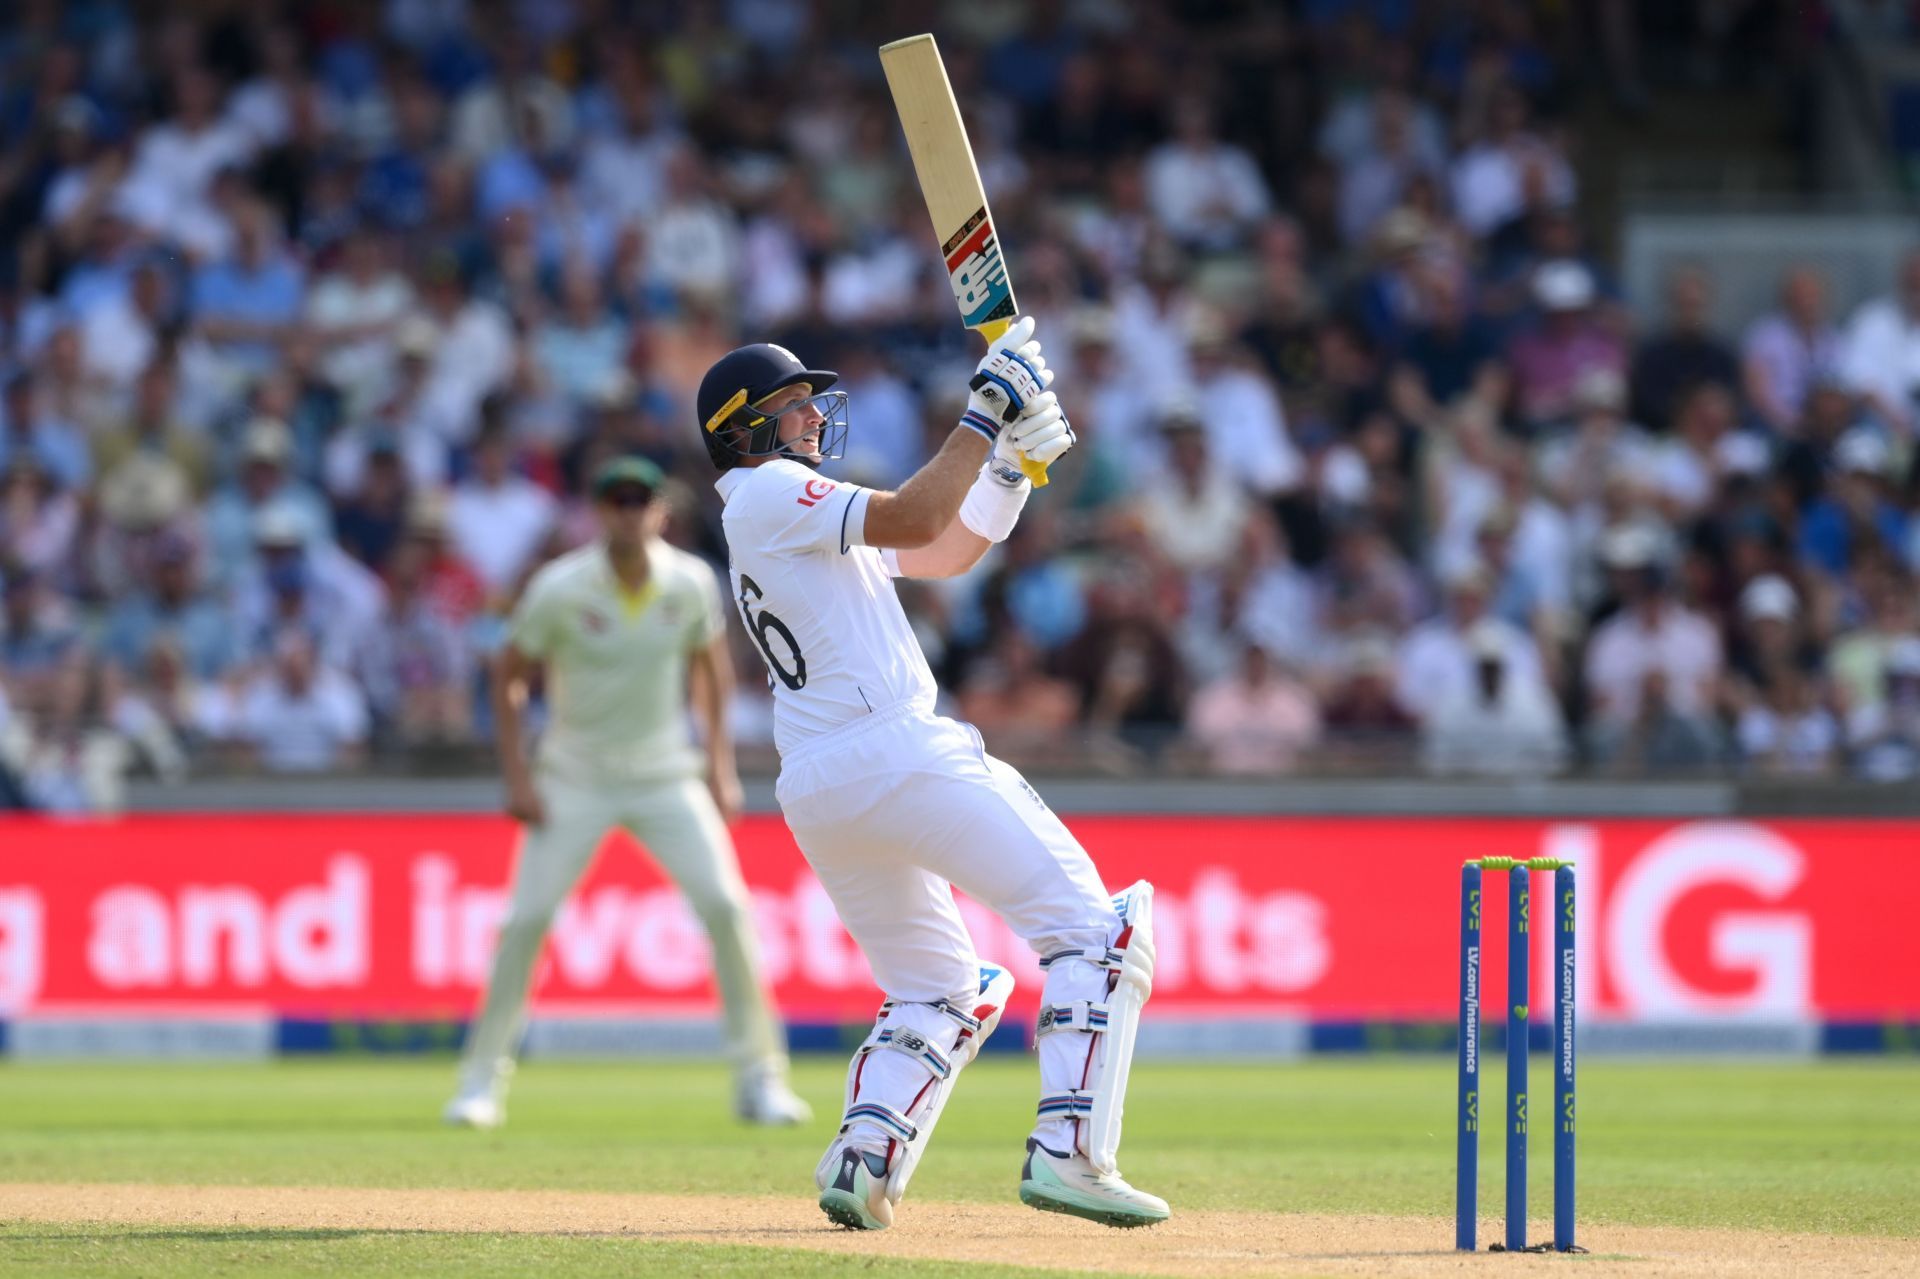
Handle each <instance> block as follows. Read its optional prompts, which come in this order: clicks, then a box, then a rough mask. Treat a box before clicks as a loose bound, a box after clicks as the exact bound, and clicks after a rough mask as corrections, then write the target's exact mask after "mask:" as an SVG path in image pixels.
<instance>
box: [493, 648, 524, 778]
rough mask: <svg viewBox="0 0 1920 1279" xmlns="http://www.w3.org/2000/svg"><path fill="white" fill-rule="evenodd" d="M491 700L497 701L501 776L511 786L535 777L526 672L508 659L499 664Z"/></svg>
mask: <svg viewBox="0 0 1920 1279" xmlns="http://www.w3.org/2000/svg"><path fill="white" fill-rule="evenodd" d="M488 691H489V700H490V701H491V702H492V704H493V732H494V741H495V743H496V745H497V746H498V747H499V754H500V776H501V778H502V779H503V780H504V781H505V782H506V783H507V785H508V786H518V785H521V784H523V783H525V782H527V781H529V780H530V779H531V776H532V775H531V773H530V772H529V771H528V768H527V751H526V733H525V724H524V720H523V716H524V715H525V713H526V705H527V680H526V675H525V673H524V672H522V671H518V670H513V669H511V668H510V664H509V663H508V662H507V660H506V659H505V658H502V659H501V660H500V661H499V662H497V663H495V665H494V668H493V673H492V678H491V679H489V680H488Z"/></svg>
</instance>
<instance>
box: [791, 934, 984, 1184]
mask: <svg viewBox="0 0 1920 1279" xmlns="http://www.w3.org/2000/svg"><path fill="white" fill-rule="evenodd" d="M1012 994H1013V974H1011V973H1009V972H1008V971H1007V970H1006V969H1005V968H1002V967H1001V966H999V965H998V964H982V965H981V966H980V987H979V992H978V994H977V996H976V997H975V998H974V999H973V1000H972V1001H971V1003H970V1004H967V1005H956V1004H954V1003H951V1002H947V1003H941V1004H901V1003H898V1002H896V1001H894V1000H891V999H890V1000H888V1001H887V1002H886V1003H884V1004H882V1005H881V1006H880V1014H879V1016H878V1018H877V1019H876V1020H875V1022H874V1027H873V1030H872V1031H871V1032H870V1033H869V1034H868V1035H867V1038H866V1040H865V1042H863V1043H862V1044H861V1045H860V1047H859V1049H858V1051H856V1052H855V1053H854V1056H853V1061H852V1063H851V1064H850V1065H849V1066H848V1068H847V1089H846V1112H845V1115H844V1116H843V1118H842V1121H841V1126H840V1132H839V1134H837V1135H836V1136H835V1138H834V1140H833V1141H832V1143H830V1144H829V1145H828V1147H827V1152H826V1154H825V1155H824V1156H822V1157H821V1160H820V1165H819V1167H818V1168H817V1169H815V1173H814V1177H815V1180H816V1181H818V1182H819V1183H820V1184H821V1185H822V1186H823V1187H824V1186H825V1184H826V1182H825V1181H824V1180H822V1179H823V1178H830V1177H831V1176H832V1175H833V1173H834V1171H835V1170H836V1169H837V1168H838V1167H839V1161H840V1150H841V1148H842V1147H843V1146H844V1144H845V1142H846V1135H847V1131H848V1129H849V1128H851V1127H852V1126H853V1125H854V1124H855V1123H866V1124H869V1125H872V1126H874V1127H877V1128H879V1129H880V1130H881V1131H883V1132H885V1133H886V1134H887V1135H888V1137H889V1138H890V1139H891V1140H892V1141H893V1143H894V1147H893V1158H892V1164H891V1167H890V1168H889V1171H888V1175H887V1198H888V1199H889V1200H891V1201H892V1202H894V1203H899V1202H900V1198H901V1196H902V1195H904V1194H905V1193H906V1189H907V1182H908V1181H909V1180H910V1179H911V1178H912V1177H913V1170H914V1169H915V1168H917V1167H918V1166H919V1164H920V1156H921V1155H922V1154H923V1153H924V1152H925V1151H926V1148H927V1139H928V1138H929V1137H930V1136H932V1134H933V1129H934V1126H935V1125H936V1124H938V1123H939V1122H940V1113H941V1112H942V1111H943V1110H945V1109H946V1105H947V1098H948V1097H949V1096H951V1095H952V1093H953V1084H954V1077H955V1076H957V1075H958V1074H959V1073H960V1070H961V1069H962V1068H963V1067H964V1066H965V1065H966V1064H967V1063H968V1062H970V1061H972V1060H973V1059H974V1057H976V1056H977V1055H979V1052H980V1046H981V1044H983V1043H984V1042H985V1041H986V1038H987V1036H988V1035H991V1034H992V1033H993V1030H994V1027H996V1026H998V1025H999V1024H1000V1014H1001V1012H1002V1011H1003V1010H1004V1009H1005V1008H1006V1006H1007V1000H1008V998H1010V997H1011V996H1012ZM881 1049H892V1050H894V1051H895V1052H899V1053H903V1054H905V1055H906V1056H908V1057H911V1058H913V1059H914V1060H915V1061H917V1062H918V1063H919V1065H920V1066H921V1067H922V1068H923V1069H924V1072H925V1082H924V1084H921V1085H920V1086H918V1087H917V1088H916V1090H915V1092H916V1093H917V1095H912V1096H911V1097H909V1096H900V1097H898V1098H894V1099H891V1100H893V1101H894V1102H896V1103H897V1104H888V1101H887V1100H884V1099H881V1098H879V1097H877V1096H875V1095H873V1094H874V1092H875V1090H874V1089H873V1088H872V1086H871V1085H872V1082H873V1081H872V1079H871V1077H870V1074H869V1072H872V1071H873V1068H874V1063H871V1062H868V1061H867V1058H868V1057H869V1055H870V1054H872V1053H875V1052H878V1051H879V1050H881ZM863 1065H864V1069H863Z"/></svg>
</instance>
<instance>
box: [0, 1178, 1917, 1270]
mask: <svg viewBox="0 0 1920 1279" xmlns="http://www.w3.org/2000/svg"><path fill="white" fill-rule="evenodd" d="M0 1219H5V1220H9V1221H39V1222H69V1223H71V1222H98V1223H102V1224H141V1225H187V1226H218V1227H235V1226H239V1227H250V1228H261V1227H264V1228H282V1229H334V1230H420V1231H483V1232H513V1233H529V1234H569V1235H596V1234H606V1235H626V1236H632V1237H636V1238H645V1239H657V1240H662V1241H668V1240H671V1241H679V1242H691V1243H715V1244H754V1245H761V1246H767V1247H780V1248H807V1249H812V1250H816V1251H820V1252H845V1253H859V1254H861V1255H863V1256H878V1257H913V1258H925V1259H934V1260H941V1259H945V1260H955V1261H997V1262H1002V1263H1011V1264H1015V1265H1021V1264H1024V1265H1032V1266H1046V1267H1052V1268H1056V1269H1060V1268H1064V1269H1075V1270H1087V1271H1092V1272H1110V1273H1116V1274H1143V1275H1299V1274H1379V1275H1415V1276H1422V1275H1440V1274H1448V1275H1458V1274H1464V1273H1468V1272H1470V1271H1472V1270H1473V1269H1475V1268H1485V1267H1488V1266H1513V1265H1517V1264H1525V1265H1541V1266H1554V1267H1559V1266H1568V1265H1573V1266H1577V1267H1578V1273H1579V1274H1582V1275H1599V1274H1621V1275H1636V1276H1639V1275H1735V1274H1737V1275H1761V1276H1766V1275H1780V1276H1788V1275H1805V1274H1835V1275H1839V1274H1846V1275H1911V1274H1916V1273H1920V1240H1914V1239H1873V1238H1863V1237H1860V1236H1853V1235H1832V1236H1829V1235H1776V1234H1767V1233H1762V1232H1759V1231H1740V1230H1682V1229H1678V1228H1668V1227H1625V1226H1601V1227H1592V1228H1590V1229H1589V1230H1588V1231H1587V1233H1586V1236H1585V1243H1586V1244H1587V1246H1589V1247H1591V1248H1592V1249H1593V1250H1594V1254H1595V1255H1591V1256H1584V1257H1559V1256H1541V1257H1535V1258H1530V1259H1527V1260H1525V1261H1523V1260H1521V1259H1519V1258H1511V1257H1491V1255H1490V1254H1487V1253H1481V1254H1479V1255H1476V1256H1462V1255H1460V1254H1457V1253H1455V1252H1453V1251H1452V1250H1451V1249H1449V1248H1447V1247H1446V1246H1445V1241H1446V1240H1447V1239H1449V1238H1450V1237H1451V1236H1452V1231H1453V1223H1452V1222H1451V1221H1448V1220H1442V1219H1440V1218H1418V1217H1362V1216H1334V1215H1322V1214H1306V1213H1302V1214H1285V1213H1272V1214H1268V1213H1251V1212H1187V1213H1181V1212H1178V1211H1177V1210H1176V1213H1175V1216H1174V1218H1173V1220H1172V1221H1169V1222H1167V1223H1166V1224H1164V1225H1161V1226H1157V1227H1155V1228H1153V1229H1151V1230H1140V1231H1127V1232H1121V1231H1114V1230H1107V1229H1103V1228H1102V1227H1099V1226H1095V1225H1091V1224H1088V1223H1084V1222H1078V1221H1073V1220H1071V1219H1069V1218H1064V1217H1055V1216H1042V1215H1040V1214H1038V1213H1035V1212H1031V1211H1029V1210H1027V1209H1025V1208H1022V1207H1020V1206H1019V1205H1017V1204H1006V1205H997V1204H995V1205H988V1204H950V1203H912V1202H909V1203H908V1204H907V1205H905V1207H904V1209H903V1211H902V1214H901V1220H900V1222H899V1224H898V1225H896V1226H895V1227H894V1228H893V1229H892V1230H889V1231H885V1232H883V1233H879V1234H855V1233H852V1232H848V1231H843V1230H836V1229H834V1228H832V1227H830V1226H828V1225H827V1224H826V1223H825V1222H824V1221H822V1219H821V1217H820V1215H819V1212H818V1211H817V1210H816V1209H815V1208H814V1206H813V1204H812V1203H810V1202H808V1201H807V1200H806V1199H803V1198H799V1197H795V1198H791V1199H784V1198H783V1199H732V1198H718V1197H708V1196H676V1195H615V1194H586V1193H580V1192H574V1191H511V1190H376V1189H365V1188H359V1187H334V1186H324V1187H309V1186H175V1185H142V1184H101V1183H94V1184H85V1185H42V1184H5V1183H0ZM1496 1231H1497V1225H1496V1223H1494V1222H1493V1221H1488V1222H1487V1223H1485V1228H1484V1230H1483V1232H1482V1237H1483V1238H1484V1239H1492V1238H1494V1237H1496ZM1547 1233H1548V1232H1547V1228H1546V1225H1545V1223H1541V1224H1540V1225H1539V1226H1538V1227H1537V1229H1536V1237H1545V1235H1546V1234H1547Z"/></svg>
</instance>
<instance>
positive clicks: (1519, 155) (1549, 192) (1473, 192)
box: [1453, 86, 1575, 239]
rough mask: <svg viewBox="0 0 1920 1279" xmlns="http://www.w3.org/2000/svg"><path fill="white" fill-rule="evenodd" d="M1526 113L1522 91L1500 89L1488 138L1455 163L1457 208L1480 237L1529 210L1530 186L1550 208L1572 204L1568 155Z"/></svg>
mask: <svg viewBox="0 0 1920 1279" xmlns="http://www.w3.org/2000/svg"><path fill="white" fill-rule="evenodd" d="M1528 113H1529V109H1528V106H1527V99H1526V96H1525V95H1524V94H1522V93H1521V92H1520V90H1518V89H1516V88H1512V87H1510V86H1509V87H1507V88H1504V89H1502V90H1501V91H1500V92H1499V94H1498V96H1497V97H1496V98H1495V99H1494V102H1493V105H1492V108H1491V109H1490V111H1489V112H1488V117H1487V132H1486V136H1485V137H1483V138H1482V139H1480V140H1479V141H1478V142H1476V143H1474V144H1473V145H1472V146H1470V147H1468V148H1467V149H1466V150H1465V151H1464V152H1462V153H1461V155H1460V157H1459V159H1457V160H1455V161H1454V163H1453V206H1454V210H1455V212H1456V213H1457V214H1458V216H1459V218H1460V222H1461V224H1462V225H1463V226H1465V227H1466V229H1467V230H1468V231H1469V232H1470V233H1471V234H1472V235H1473V236H1474V237H1475V238H1476V239H1478V238H1481V237H1484V236H1487V235H1490V234H1492V233H1493V232H1494V231H1497V230H1499V229H1500V227H1501V226H1502V225H1504V224H1505V223H1507V222H1510V221H1512V220H1513V219H1514V218H1516V217H1518V216H1519V215H1520V214H1521V213H1522V212H1524V211H1525V209H1526V207H1527V197H1528V191H1529V184H1531V186H1532V188H1533V189H1534V190H1535V191H1537V192H1538V193H1539V195H1540V196H1541V197H1542V199H1543V202H1544V203H1545V204H1547V205H1548V206H1550V207H1558V208H1563V207H1565V206H1567V205H1569V204H1572V203H1573V198H1574V195H1575V189H1574V177H1573V169H1572V168H1571V166H1569V165H1568V164H1567V161H1566V157H1565V156H1563V155H1561V154H1560V153H1559V151H1557V150H1556V149H1555V148H1554V147H1553V146H1551V145H1550V144H1548V143H1547V142H1546V141H1545V140H1544V139H1542V138H1541V137H1540V136H1539V135H1537V134H1534V133H1531V132H1529V131H1528V129H1527V116H1528Z"/></svg>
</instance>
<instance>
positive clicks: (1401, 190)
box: [1340, 89, 1445, 247]
mask: <svg viewBox="0 0 1920 1279" xmlns="http://www.w3.org/2000/svg"><path fill="white" fill-rule="evenodd" d="M1372 108H1373V109H1372V122H1371V126H1372V127H1371V134H1370V136H1369V138H1368V140H1367V144H1366V146H1365V147H1364V148H1363V149H1362V150H1361V151H1360V152H1359V154H1357V155H1355V156H1353V157H1352V159H1351V160H1350V161H1349V162H1348V163H1347V164H1345V165H1344V166H1343V167H1342V168H1341V170H1340V235H1341V238H1342V239H1343V240H1345V241H1346V243H1347V244H1348V245H1349V246H1350V247H1357V246H1360V245H1364V244H1365V243H1366V242H1367V239H1368V237H1369V236H1371V235H1372V234H1373V229H1374V225H1375V224H1376V223H1378V222H1379V220H1380V219H1381V218H1382V217H1384V216H1385V215H1386V214H1388V213H1389V212H1391V211H1392V210H1394V209H1396V208H1398V207H1399V206H1400V203H1401V198H1402V197H1403V196H1404V195H1405V194H1406V190H1407V187H1408V186H1409V185H1410V184H1411V183H1412V182H1413V180H1414V179H1415V178H1418V177H1422V176H1425V177H1430V178H1433V179H1436V180H1438V179H1439V178H1440V177H1441V176H1442V175H1443V174H1444V171H1445V153H1444V152H1434V151H1430V150H1427V149H1426V148H1425V147H1424V146H1423V145H1422V144H1423V142H1425V141H1427V139H1425V138H1424V137H1423V135H1421V134H1420V133H1419V132H1418V131H1417V126H1418V124H1419V122H1420V117H1419V116H1418V115H1417V114H1416V112H1415V110H1414V106H1413V102H1412V100H1411V99H1410V98H1408V97H1407V95H1406V94H1404V93H1401V92H1398V91H1397V90H1391V89H1388V90H1381V91H1378V92H1376V93H1375V94H1374V95H1373V102H1372Z"/></svg>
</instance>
